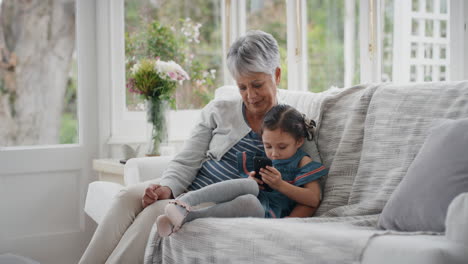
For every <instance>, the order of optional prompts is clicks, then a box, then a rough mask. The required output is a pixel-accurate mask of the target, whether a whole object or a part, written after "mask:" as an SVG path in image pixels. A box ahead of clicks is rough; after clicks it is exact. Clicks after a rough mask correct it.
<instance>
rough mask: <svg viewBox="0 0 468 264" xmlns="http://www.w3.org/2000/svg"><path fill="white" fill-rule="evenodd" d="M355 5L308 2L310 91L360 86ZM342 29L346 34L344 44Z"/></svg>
mask: <svg viewBox="0 0 468 264" xmlns="http://www.w3.org/2000/svg"><path fill="white" fill-rule="evenodd" d="M358 2H359V1H349V0H333V1H320V0H311V1H307V36H308V39H307V47H308V68H309V69H308V78H309V80H308V82H309V90H310V91H313V92H320V91H324V90H326V89H328V88H330V87H331V86H337V87H344V86H350V85H352V84H356V83H359V80H360V77H359V41H358V22H359V5H358ZM345 29H346V31H347V34H349V36H348V37H347V38H346V41H345ZM345 50H346V54H345Z"/></svg>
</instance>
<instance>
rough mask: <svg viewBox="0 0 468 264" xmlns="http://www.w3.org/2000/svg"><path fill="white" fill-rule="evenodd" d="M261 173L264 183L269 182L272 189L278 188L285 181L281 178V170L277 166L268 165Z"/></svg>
mask: <svg viewBox="0 0 468 264" xmlns="http://www.w3.org/2000/svg"><path fill="white" fill-rule="evenodd" d="M260 175H261V176H262V180H263V182H264V183H266V184H268V185H269V186H270V187H271V188H272V189H275V190H278V189H279V188H280V187H281V185H283V183H285V181H283V179H282V178H281V172H279V171H278V170H277V169H276V168H275V167H272V166H266V168H262V169H260Z"/></svg>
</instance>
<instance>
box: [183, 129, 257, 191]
mask: <svg viewBox="0 0 468 264" xmlns="http://www.w3.org/2000/svg"><path fill="white" fill-rule="evenodd" d="M238 152H249V153H257V154H258V155H261V156H265V150H264V148H263V143H262V140H261V137H260V135H258V134H257V133H255V132H253V131H250V132H249V133H248V134H247V135H246V136H245V137H243V138H242V139H241V140H240V141H239V142H237V143H236V144H235V145H234V146H233V147H232V148H231V149H230V150H229V151H228V152H226V154H224V156H223V157H222V158H221V160H219V161H217V160H207V161H205V162H204V163H203V164H202V167H201V169H200V170H199V171H198V174H197V176H196V177H195V180H194V181H193V182H192V184H191V185H190V186H189V187H188V189H189V190H190V191H191V190H198V189H200V188H202V187H205V186H208V185H210V184H213V183H216V182H221V181H225V180H231V179H238V178H242V176H241V175H240V174H239V172H238V170H237V153H238Z"/></svg>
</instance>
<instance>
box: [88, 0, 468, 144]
mask: <svg viewBox="0 0 468 264" xmlns="http://www.w3.org/2000/svg"><path fill="white" fill-rule="evenodd" d="M220 1H221V26H222V28H223V30H222V32H223V33H222V45H223V47H222V50H223V53H224V54H226V53H227V50H228V48H229V46H230V45H231V44H232V42H233V41H234V40H235V39H236V38H237V37H239V36H241V35H243V34H244V33H245V32H246V0H220ZM356 1H359V13H360V14H367V15H360V16H359V31H360V32H359V43H357V44H358V45H359V49H360V58H359V60H360V83H368V82H380V79H381V68H382V59H381V56H382V55H381V49H382V47H381V41H378V40H380V39H381V32H380V31H379V30H378V29H379V28H381V23H382V21H381V19H382V16H381V15H379V14H377V12H376V11H375V10H380V5H381V4H382V0H356ZM395 1H396V2H397V3H398V2H399V1H406V0H395ZM448 1H450V10H451V11H450V12H451V15H450V25H451V26H450V32H449V34H450V40H449V42H450V50H451V52H450V55H449V56H450V63H451V67H450V69H449V71H450V79H451V80H463V79H465V80H466V79H468V51H466V50H465V48H464V47H466V46H467V45H468V34H467V26H466V25H467V24H468V18H467V16H465V14H468V3H465V2H464V1H458V0H448ZM305 7H306V0H289V1H286V17H287V22H286V23H287V31H288V36H287V61H288V69H289V70H288V88H289V89H290V90H300V91H307V90H308V83H307V82H308V80H307V74H308V69H307V68H308V66H307V63H308V58H307V10H306V8H305ZM371 11H372V12H371ZM96 12H97V25H96V26H97V32H98V34H97V40H98V43H97V50H98V71H99V72H98V86H99V98H101V100H100V101H101V104H100V112H101V114H102V115H103V116H106V117H108V119H107V120H101V124H100V125H102V127H101V129H100V135H101V139H102V140H103V141H104V142H105V143H107V144H111V145H112V144H128V143H145V142H146V141H147V138H148V136H147V135H148V133H150V132H149V126H148V124H147V122H146V114H145V113H144V112H130V111H128V110H127V109H126V107H125V64H124V63H125V51H124V46H125V43H124V41H125V39H124V23H125V17H124V0H101V1H98V2H97V11H96ZM369 46H371V47H372V48H371V49H369ZM455 54H457V56H455ZM460 54H463V55H462V56H460ZM345 56H346V55H345ZM356 59H358V58H356ZM222 67H223V71H224V76H223V78H224V80H223V81H224V85H233V84H235V82H234V80H233V79H232V77H231V76H230V75H229V71H228V69H227V67H226V58H225V56H223V66H222ZM109 95H110V96H109ZM181 111H184V110H181ZM193 111H198V112H199V111H200V110H192V112H190V113H191V114H194V113H195V114H196V113H197V112H193ZM177 112H179V111H169V113H168V114H169V115H170V116H171V117H173V118H174V120H171V126H177V125H178V124H179V125H180V124H184V115H183V114H178V113H177ZM181 113H183V112H181ZM170 130H172V131H178V130H179V128H177V127H172V129H171V128H170ZM180 130H184V129H183V128H180ZM185 130H186V129H185ZM187 136H188V132H187V134H186V135H185V136H184V135H177V136H176V138H174V139H172V138H171V135H169V141H170V142H171V141H174V140H175V141H183V139H184V137H187ZM101 142H102V141H101Z"/></svg>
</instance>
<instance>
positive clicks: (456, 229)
mask: <svg viewBox="0 0 468 264" xmlns="http://www.w3.org/2000/svg"><path fill="white" fill-rule="evenodd" d="M467 219H468V192H465V193H461V194H459V195H458V196H457V197H455V199H453V201H452V202H451V203H450V205H449V207H448V210H447V218H446V219H445V236H446V237H447V239H448V240H450V241H453V242H457V243H461V244H464V245H467V246H468V221H467Z"/></svg>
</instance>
